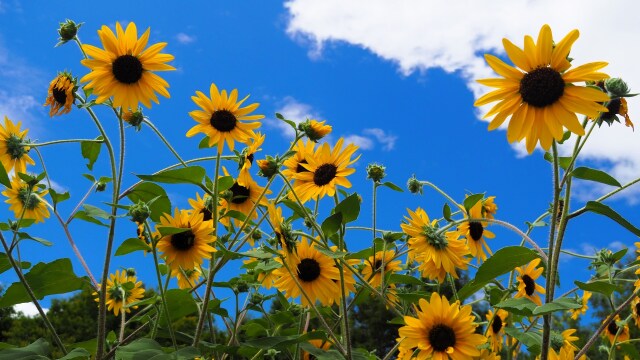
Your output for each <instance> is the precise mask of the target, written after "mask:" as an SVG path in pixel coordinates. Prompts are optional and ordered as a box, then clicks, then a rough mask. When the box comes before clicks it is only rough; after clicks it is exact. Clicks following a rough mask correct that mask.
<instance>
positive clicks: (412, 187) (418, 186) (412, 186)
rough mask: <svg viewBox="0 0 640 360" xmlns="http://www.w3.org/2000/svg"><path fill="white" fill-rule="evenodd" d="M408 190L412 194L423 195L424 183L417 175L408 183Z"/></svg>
mask: <svg viewBox="0 0 640 360" xmlns="http://www.w3.org/2000/svg"><path fill="white" fill-rule="evenodd" d="M407 188H408V189H409V192H411V193H412V194H418V193H419V194H420V195H422V183H421V182H420V180H418V179H417V178H416V176H415V175H412V176H411V177H410V178H409V180H408V181H407Z"/></svg>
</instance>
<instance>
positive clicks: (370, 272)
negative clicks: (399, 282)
mask: <svg viewBox="0 0 640 360" xmlns="http://www.w3.org/2000/svg"><path fill="white" fill-rule="evenodd" d="M395 256H396V252H395V251H394V250H387V251H378V252H376V256H375V258H374V257H373V256H369V258H368V259H367V261H365V262H364V267H363V268H362V277H363V278H364V279H365V280H367V282H369V284H370V285H371V286H373V287H379V286H380V284H381V283H382V269H384V273H385V276H386V274H390V273H394V272H396V271H400V270H401V268H400V263H401V261H400V260H394V257H395ZM383 258H384V267H383V266H382V264H383V261H382V260H383ZM374 269H375V270H374Z"/></svg>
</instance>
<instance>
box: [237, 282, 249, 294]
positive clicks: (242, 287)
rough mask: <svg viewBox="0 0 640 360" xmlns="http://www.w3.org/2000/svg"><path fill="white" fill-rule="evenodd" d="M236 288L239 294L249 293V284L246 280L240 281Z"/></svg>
mask: <svg viewBox="0 0 640 360" xmlns="http://www.w3.org/2000/svg"><path fill="white" fill-rule="evenodd" d="M235 288H236V290H237V291H238V292H239V293H244V292H247V291H249V284H247V282H246V281H244V280H238V282H237V283H236V287H235Z"/></svg>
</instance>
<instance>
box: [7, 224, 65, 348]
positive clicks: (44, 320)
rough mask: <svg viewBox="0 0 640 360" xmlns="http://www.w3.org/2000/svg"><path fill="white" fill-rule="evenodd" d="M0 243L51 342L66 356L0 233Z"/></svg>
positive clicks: (62, 346)
mask: <svg viewBox="0 0 640 360" xmlns="http://www.w3.org/2000/svg"><path fill="white" fill-rule="evenodd" d="M0 241H1V242H2V247H4V251H5V253H6V254H7V258H8V259H9V262H10V263H11V266H12V267H13V270H14V271H15V273H16V275H18V278H19V279H20V282H21V283H22V285H23V286H24V289H25V290H26V291H27V295H29V298H31V302H32V303H33V305H34V306H35V307H36V309H38V314H40V317H41V318H42V321H43V322H44V324H45V326H46V327H47V329H48V330H49V333H50V334H51V336H52V337H53V341H54V342H55V343H56V345H57V346H58V347H59V348H60V351H62V353H63V354H65V355H67V349H66V348H65V346H64V344H63V343H62V340H60V337H59V336H58V333H57V332H56V329H55V328H54V327H53V324H52V323H51V321H49V318H48V317H47V314H45V312H44V309H43V308H42V306H41V305H40V303H39V302H38V298H37V297H36V295H35V293H34V292H33V289H31V286H29V282H28V281H27V278H26V277H25V276H24V274H23V273H22V269H21V268H20V266H18V264H17V263H16V261H15V260H14V259H13V255H11V251H9V246H8V245H7V242H6V240H5V239H4V235H2V233H1V232H0Z"/></svg>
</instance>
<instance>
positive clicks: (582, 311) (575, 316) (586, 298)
mask: <svg viewBox="0 0 640 360" xmlns="http://www.w3.org/2000/svg"><path fill="white" fill-rule="evenodd" d="M590 298H591V291H586V290H585V292H584V293H583V294H582V299H581V300H580V302H582V307H580V308H578V309H571V310H569V311H570V312H571V318H572V319H573V320H578V316H580V314H582V315H584V314H585V313H586V312H587V310H588V309H589V299H590Z"/></svg>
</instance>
